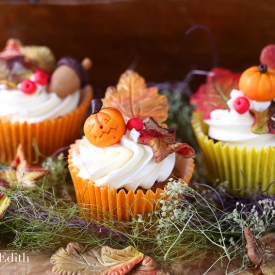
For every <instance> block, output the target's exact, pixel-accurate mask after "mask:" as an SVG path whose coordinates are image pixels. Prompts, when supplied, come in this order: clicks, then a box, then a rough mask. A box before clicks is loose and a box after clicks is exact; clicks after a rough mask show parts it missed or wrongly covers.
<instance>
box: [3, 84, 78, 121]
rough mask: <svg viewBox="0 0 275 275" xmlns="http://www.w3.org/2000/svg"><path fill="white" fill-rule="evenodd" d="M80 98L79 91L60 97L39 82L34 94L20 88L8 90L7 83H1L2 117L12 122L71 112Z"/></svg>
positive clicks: (57, 115) (35, 119) (41, 119)
mask: <svg viewBox="0 0 275 275" xmlns="http://www.w3.org/2000/svg"><path fill="white" fill-rule="evenodd" d="M79 98H80V92H79V91H76V92H75V93H73V94H71V95H68V96H67V97H65V98H59V97H58V96H57V95H56V94H55V93H48V92H47V91H46V89H45V86H41V85H39V84H37V89H36V91H35V92H34V93H33V94H25V93H23V92H22V91H20V89H18V90H7V89H6V87H5V85H1V86H0V117H5V118H7V119H9V120H11V121H12V122H17V121H18V122H24V121H27V122H28V123H38V122H41V121H45V120H47V119H54V118H57V117H59V116H62V115H65V114H67V113H70V112H71V111H73V110H74V109H75V108H76V107H77V105H78V103H79Z"/></svg>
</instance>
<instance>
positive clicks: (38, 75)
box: [34, 71, 48, 85]
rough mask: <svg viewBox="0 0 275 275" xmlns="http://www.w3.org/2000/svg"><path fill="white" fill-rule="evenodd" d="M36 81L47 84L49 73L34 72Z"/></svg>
mask: <svg viewBox="0 0 275 275" xmlns="http://www.w3.org/2000/svg"><path fill="white" fill-rule="evenodd" d="M34 79H35V82H37V83H38V84H40V85H46V84H47V83H48V75H47V74H46V73H44V72H43V71H36V72H35V73H34Z"/></svg>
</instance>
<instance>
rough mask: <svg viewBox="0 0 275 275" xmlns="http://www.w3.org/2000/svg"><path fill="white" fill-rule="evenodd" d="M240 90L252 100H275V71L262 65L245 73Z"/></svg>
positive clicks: (240, 82)
mask: <svg viewBox="0 0 275 275" xmlns="http://www.w3.org/2000/svg"><path fill="white" fill-rule="evenodd" d="M239 89H240V90H241V91H242V92H243V93H244V94H245V95H246V96H247V97H248V98H250V99H252V100H257V101H270V100H273V99H274V98H275V70H274V69H272V68H270V67H267V66H266V65H265V64H261V65H259V66H258V67H257V66H253V67H251V68H249V69H247V70H246V71H244V72H243V73H242V75H241V78H240V80H239Z"/></svg>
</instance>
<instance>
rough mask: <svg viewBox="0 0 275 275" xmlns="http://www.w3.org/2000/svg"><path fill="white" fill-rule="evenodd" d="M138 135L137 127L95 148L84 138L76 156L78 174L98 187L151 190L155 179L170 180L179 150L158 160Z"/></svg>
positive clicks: (156, 180)
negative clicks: (107, 145) (110, 143)
mask: <svg viewBox="0 0 275 275" xmlns="http://www.w3.org/2000/svg"><path fill="white" fill-rule="evenodd" d="M138 137H139V132H137V131H136V130H135V129H133V130H131V131H127V133H126V134H125V135H124V136H123V137H122V138H121V140H120V142H119V143H117V144H114V145H112V146H109V147H106V148H98V147H95V146H93V145H92V144H91V143H89V142H88V140H87V139H86V138H85V137H84V138H83V139H82V141H81V142H80V144H79V152H80V153H79V154H77V155H74V157H73V163H74V165H75V166H76V167H77V168H78V169H79V174H78V176H79V177H81V178H85V179H90V180H92V181H93V182H94V183H95V185H97V186H106V185H107V186H109V188H116V189H119V188H125V189H127V190H136V189H137V188H138V187H142V188H145V189H149V188H151V187H152V186H153V185H154V183H155V182H159V181H164V180H166V179H167V178H168V177H169V175H170V174H171V172H172V170H173V168H174V164H175V153H174V154H171V155H169V156H168V157H167V158H165V159H164V160H163V161H161V162H160V163H156V162H155V161H154V158H153V151H152V149H151V148H150V147H149V146H147V145H142V144H139V143H138V142H137V140H138Z"/></svg>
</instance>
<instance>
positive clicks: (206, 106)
mask: <svg viewBox="0 0 275 275" xmlns="http://www.w3.org/2000/svg"><path fill="white" fill-rule="evenodd" d="M211 72H212V73H213V74H211V75H209V76H208V77H207V80H206V83H205V84H203V85H201V86H200V87H199V90H198V91H197V92H196V93H195V94H194V95H193V96H192V97H191V100H190V103H191V104H194V105H196V108H195V111H202V112H203V118H204V119H209V118H210V113H211V112H212V111H213V110H216V109H224V110H225V109H228V106H227V101H228V100H229V99H230V92H231V91H232V90H233V89H238V86H239V85H238V83H239V78H240V75H241V74H240V73H232V72H231V71H229V70H226V69H222V68H215V69H213V70H211Z"/></svg>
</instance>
